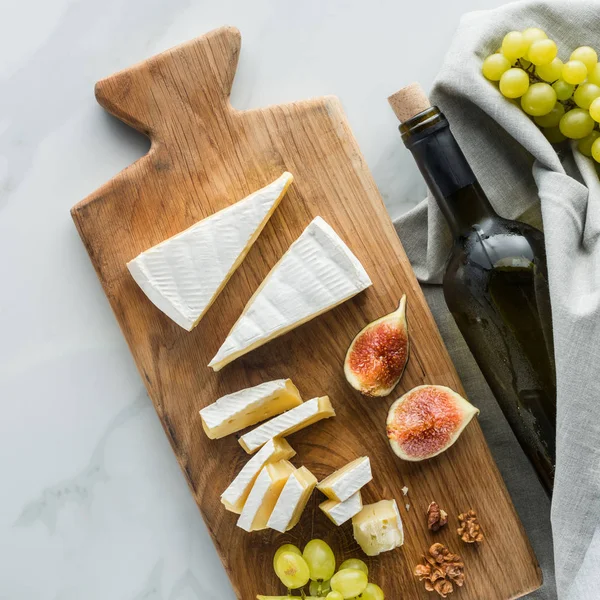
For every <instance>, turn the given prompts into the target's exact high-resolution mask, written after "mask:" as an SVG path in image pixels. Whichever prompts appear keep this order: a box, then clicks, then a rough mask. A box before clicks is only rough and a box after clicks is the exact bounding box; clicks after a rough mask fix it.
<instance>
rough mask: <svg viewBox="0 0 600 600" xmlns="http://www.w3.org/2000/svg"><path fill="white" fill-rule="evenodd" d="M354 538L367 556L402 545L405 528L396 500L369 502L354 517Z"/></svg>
mask: <svg viewBox="0 0 600 600" xmlns="http://www.w3.org/2000/svg"><path fill="white" fill-rule="evenodd" d="M352 529H353V531H354V539H355V540H356V541H357V542H358V544H359V546H360V547H361V548H362V550H363V552H364V553H365V554H366V555H367V556H377V555H378V554H381V553H382V552H388V551H390V550H393V549H394V548H397V547H398V546H402V544H403V543H404V530H403V527H402V518H401V517H400V512H399V511H398V505H397V504H396V501H395V500H381V501H380V502H376V503H375V504H367V505H365V506H363V509H362V510H361V511H360V512H359V513H358V514H357V515H355V516H354V517H352Z"/></svg>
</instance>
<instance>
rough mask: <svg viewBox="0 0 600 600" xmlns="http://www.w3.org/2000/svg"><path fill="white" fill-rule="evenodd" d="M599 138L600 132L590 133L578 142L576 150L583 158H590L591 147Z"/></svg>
mask: <svg viewBox="0 0 600 600" xmlns="http://www.w3.org/2000/svg"><path fill="white" fill-rule="evenodd" d="M599 137H600V131H592V133H590V135H588V136H586V137H584V138H583V139H582V140H579V143H578V144H577V149H578V150H579V152H581V154H583V155H584V156H592V145H593V143H594V142H595V141H596V140H597V139H598V138H599Z"/></svg>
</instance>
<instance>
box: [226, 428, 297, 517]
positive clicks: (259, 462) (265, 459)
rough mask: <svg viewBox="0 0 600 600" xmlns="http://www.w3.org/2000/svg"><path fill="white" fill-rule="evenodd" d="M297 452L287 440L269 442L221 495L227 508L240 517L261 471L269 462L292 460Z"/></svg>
mask: <svg viewBox="0 0 600 600" xmlns="http://www.w3.org/2000/svg"><path fill="white" fill-rule="evenodd" d="M295 454H296V451H295V450H294V449H293V448H292V447H291V446H290V445H289V444H288V442H287V440H284V439H280V438H275V439H272V440H269V441H268V442H267V443H266V444H265V445H264V446H263V447H262V448H261V449H260V450H259V451H258V452H257V453H256V454H255V455H254V456H253V457H252V458H251V459H250V460H249V461H248V462H247V463H246V464H245V465H244V467H243V468H242V470H241V471H240V472H239V473H238V475H237V477H236V478H235V479H234V480H233V481H232V482H231V483H230V484H229V487H228V488H227V489H226V490H225V491H224V492H223V493H222V494H221V502H222V503H223V504H224V505H225V508H226V509H227V510H229V511H231V512H234V513H237V514H238V515H239V514H240V513H241V512H242V509H243V508H244V503H245V502H246V498H247V497H248V494H249V493H250V489H251V488H252V484H253V483H254V481H255V480H256V477H257V476H258V474H259V473H260V471H261V469H262V468H263V467H264V466H265V465H266V464H267V463H269V462H276V461H278V460H282V459H285V460H287V459H289V458H292V456H294V455H295Z"/></svg>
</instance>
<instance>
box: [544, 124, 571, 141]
mask: <svg viewBox="0 0 600 600" xmlns="http://www.w3.org/2000/svg"><path fill="white" fill-rule="evenodd" d="M542 133H543V134H544V136H545V137H546V139H547V140H548V141H549V142H550V143H551V144H560V142H564V141H565V140H566V139H567V138H566V137H565V136H564V135H563V134H562V133H561V132H560V128H558V127H547V128H546V129H542Z"/></svg>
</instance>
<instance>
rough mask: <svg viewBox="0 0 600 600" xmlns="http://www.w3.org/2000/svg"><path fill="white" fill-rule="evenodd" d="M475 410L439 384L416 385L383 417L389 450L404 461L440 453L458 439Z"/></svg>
mask: <svg viewBox="0 0 600 600" xmlns="http://www.w3.org/2000/svg"><path fill="white" fill-rule="evenodd" d="M477 414H479V409H478V408H476V407H475V406H473V405H472V404H471V403H470V402H468V401H467V400H465V399H464V398H463V397H462V396H460V395H459V394H457V393H456V392H454V391H453V390H451V389H450V388H447V387H444V386H442V385H420V386H418V387H416V388H413V389H412V390H410V392H407V393H406V394H404V396H402V397H401V398H399V399H398V400H396V402H394V404H392V407H391V408H390V411H389V413H388V418H387V435H388V439H389V441H390V445H391V446H392V450H393V451H394V452H395V453H396V454H397V455H398V456H399V457H400V458H402V459H404V460H411V461H417V460H425V459H427V458H433V457H434V456H437V455H438V454H441V453H442V452H444V451H445V450H447V449H448V448H450V446H452V444H454V442H456V440H457V439H458V437H459V436H460V434H461V433H462V432H463V429H464V428H465V427H466V426H467V425H468V423H469V421H470V420H471V419H472V418H473V417H474V416H475V415H477Z"/></svg>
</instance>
